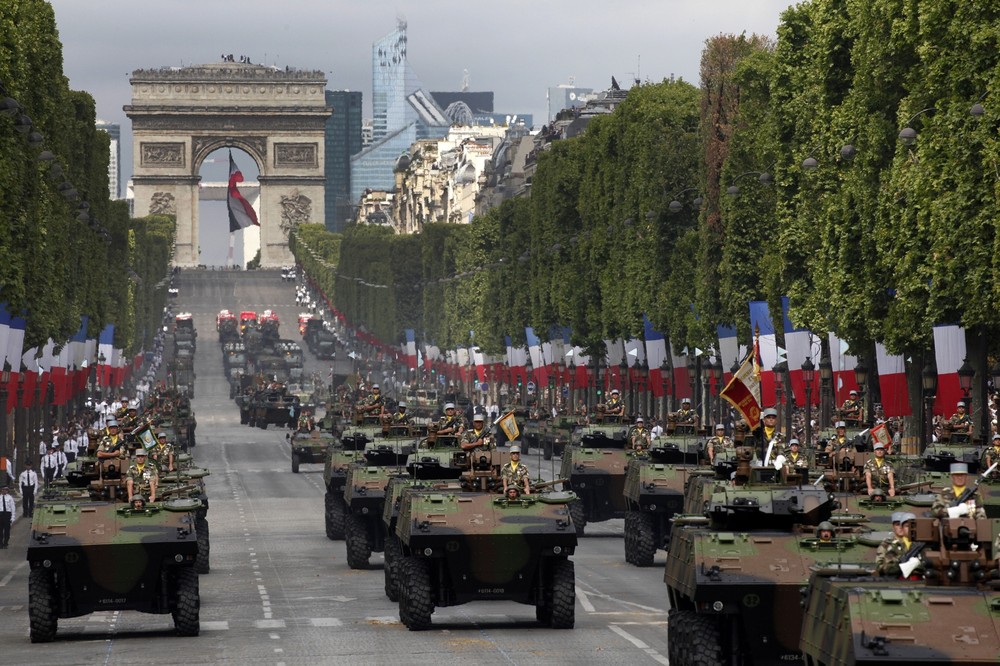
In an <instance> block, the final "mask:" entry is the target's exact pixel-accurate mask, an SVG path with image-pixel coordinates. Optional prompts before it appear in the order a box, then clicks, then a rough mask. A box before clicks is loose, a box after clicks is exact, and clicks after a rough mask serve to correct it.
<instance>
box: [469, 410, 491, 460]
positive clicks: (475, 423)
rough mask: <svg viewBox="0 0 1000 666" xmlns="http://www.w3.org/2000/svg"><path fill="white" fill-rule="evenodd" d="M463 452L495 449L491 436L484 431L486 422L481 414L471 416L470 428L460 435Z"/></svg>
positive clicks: (487, 431)
mask: <svg viewBox="0 0 1000 666" xmlns="http://www.w3.org/2000/svg"><path fill="white" fill-rule="evenodd" d="M460 446H461V447H462V450H463V451H472V452H473V453H474V452H476V451H479V450H490V449H494V448H496V444H495V443H494V441H493V435H492V433H490V431H489V430H487V429H486V420H485V417H484V416H483V415H482V414H474V415H473V416H472V427H471V428H469V429H468V430H466V431H465V432H464V433H462V442H461V444H460Z"/></svg>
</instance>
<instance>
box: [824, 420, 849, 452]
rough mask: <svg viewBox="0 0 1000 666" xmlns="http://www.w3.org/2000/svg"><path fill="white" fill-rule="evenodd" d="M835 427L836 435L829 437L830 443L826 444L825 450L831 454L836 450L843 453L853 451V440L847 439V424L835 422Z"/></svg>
mask: <svg viewBox="0 0 1000 666" xmlns="http://www.w3.org/2000/svg"><path fill="white" fill-rule="evenodd" d="M835 427H836V429H837V430H836V432H837V434H835V435H834V436H833V437H831V438H830V441H829V442H827V444H826V450H827V451H828V452H831V453H832V452H833V451H836V450H838V449H839V450H843V451H853V450H854V440H853V439H848V438H847V422H846V421H837V423H836V425H835Z"/></svg>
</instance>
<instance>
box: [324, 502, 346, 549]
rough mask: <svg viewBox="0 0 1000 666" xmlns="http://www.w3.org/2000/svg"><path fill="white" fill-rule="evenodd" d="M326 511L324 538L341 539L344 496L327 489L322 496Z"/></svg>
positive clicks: (342, 533)
mask: <svg viewBox="0 0 1000 666" xmlns="http://www.w3.org/2000/svg"><path fill="white" fill-rule="evenodd" d="M323 505H324V508H325V513H326V538H327V539H330V540H331V541H341V540H342V539H343V538H344V512H345V507H344V498H343V497H341V496H340V495H335V494H334V493H331V492H330V491H329V490H328V491H326V494H325V495H324V496H323Z"/></svg>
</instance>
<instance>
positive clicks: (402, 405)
mask: <svg viewBox="0 0 1000 666" xmlns="http://www.w3.org/2000/svg"><path fill="white" fill-rule="evenodd" d="M392 425H394V426H408V425H410V415H409V414H407V413H406V402H404V401H402V400H400V401H399V404H398V405H396V412H395V413H394V414H393V415H392Z"/></svg>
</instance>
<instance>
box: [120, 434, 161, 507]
mask: <svg viewBox="0 0 1000 666" xmlns="http://www.w3.org/2000/svg"><path fill="white" fill-rule="evenodd" d="M159 482H160V475H159V474H158V473H157V471H156V465H155V464H153V463H149V462H147V461H146V449H143V448H141V447H140V448H138V449H136V450H135V462H134V463H132V464H131V465H129V468H128V471H127V472H125V489H126V492H127V496H128V497H133V496H135V495H142V496H144V497H148V498H149V501H150V502H155V501H156V486H157V485H159Z"/></svg>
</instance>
